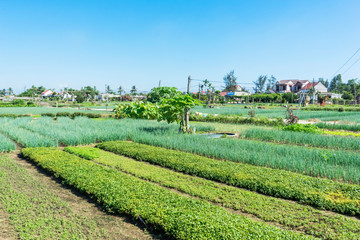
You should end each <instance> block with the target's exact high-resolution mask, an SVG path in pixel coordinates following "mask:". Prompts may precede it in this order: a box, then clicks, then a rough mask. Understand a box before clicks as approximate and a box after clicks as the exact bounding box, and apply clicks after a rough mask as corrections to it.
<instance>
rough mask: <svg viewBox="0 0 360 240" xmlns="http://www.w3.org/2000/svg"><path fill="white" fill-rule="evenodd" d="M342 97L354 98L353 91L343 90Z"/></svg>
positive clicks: (346, 98)
mask: <svg viewBox="0 0 360 240" xmlns="http://www.w3.org/2000/svg"><path fill="white" fill-rule="evenodd" d="M342 98H343V99H345V100H353V99H354V95H353V94H352V93H350V92H343V94H342Z"/></svg>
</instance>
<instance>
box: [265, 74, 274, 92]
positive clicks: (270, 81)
mask: <svg viewBox="0 0 360 240" xmlns="http://www.w3.org/2000/svg"><path fill="white" fill-rule="evenodd" d="M275 84H276V77H274V75H271V77H269V78H268V79H267V86H266V90H270V89H271V88H273V87H274V86H275Z"/></svg>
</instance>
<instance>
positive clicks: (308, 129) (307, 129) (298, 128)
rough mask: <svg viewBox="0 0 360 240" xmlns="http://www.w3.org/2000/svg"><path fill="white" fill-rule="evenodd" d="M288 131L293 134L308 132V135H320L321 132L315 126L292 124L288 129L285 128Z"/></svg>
mask: <svg viewBox="0 0 360 240" xmlns="http://www.w3.org/2000/svg"><path fill="white" fill-rule="evenodd" d="M283 129H284V130H286V131H292V132H306V133H320V132H321V131H320V130H319V128H318V127H317V126H316V125H313V124H310V123H308V124H299V123H296V124H290V125H288V126H286V127H283Z"/></svg>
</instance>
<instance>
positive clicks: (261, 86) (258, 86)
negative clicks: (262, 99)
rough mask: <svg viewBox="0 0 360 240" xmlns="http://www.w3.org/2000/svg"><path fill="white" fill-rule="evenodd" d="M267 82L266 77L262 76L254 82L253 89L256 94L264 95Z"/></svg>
mask: <svg viewBox="0 0 360 240" xmlns="http://www.w3.org/2000/svg"><path fill="white" fill-rule="evenodd" d="M266 81H267V76H266V75H260V76H259V78H258V79H257V80H256V81H253V83H254V84H255V87H254V88H253V89H254V91H255V93H263V92H264V90H265V84H266Z"/></svg>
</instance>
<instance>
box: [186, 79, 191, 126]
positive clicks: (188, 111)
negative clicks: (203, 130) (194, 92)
mask: <svg viewBox="0 0 360 240" xmlns="http://www.w3.org/2000/svg"><path fill="white" fill-rule="evenodd" d="M190 86H191V76H190V75H189V77H188V85H187V93H188V94H190ZM189 122H190V108H188V109H187V110H186V116H185V129H186V132H188V131H189Z"/></svg>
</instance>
